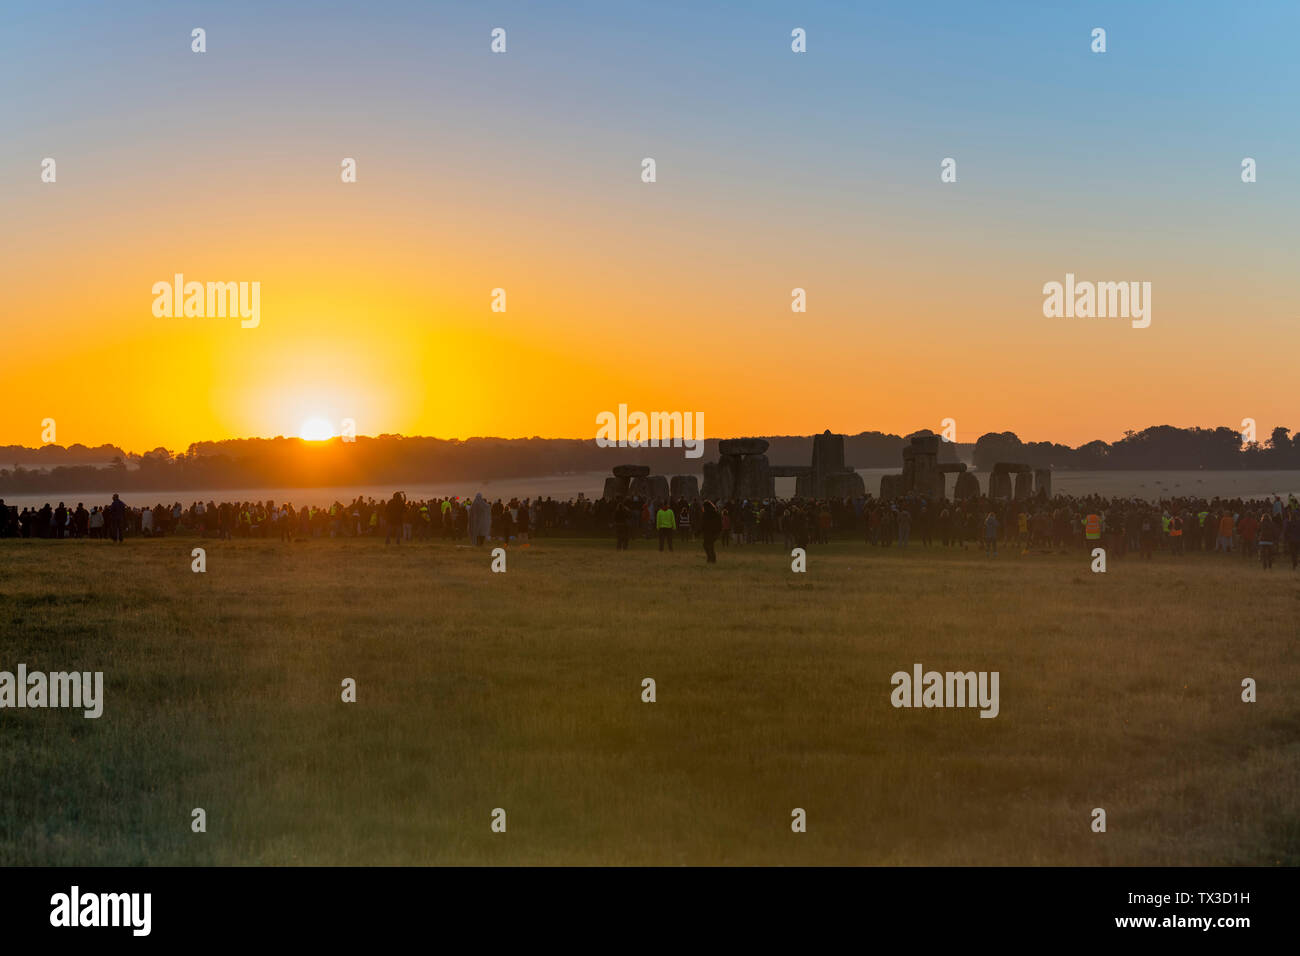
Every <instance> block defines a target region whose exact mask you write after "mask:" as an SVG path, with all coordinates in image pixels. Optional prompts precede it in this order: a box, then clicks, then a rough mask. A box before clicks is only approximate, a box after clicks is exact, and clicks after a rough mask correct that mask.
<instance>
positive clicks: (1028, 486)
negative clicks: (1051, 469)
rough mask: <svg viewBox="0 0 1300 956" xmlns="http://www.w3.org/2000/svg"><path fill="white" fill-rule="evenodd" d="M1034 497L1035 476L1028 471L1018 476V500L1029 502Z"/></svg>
mask: <svg viewBox="0 0 1300 956" xmlns="http://www.w3.org/2000/svg"><path fill="white" fill-rule="evenodd" d="M1033 496H1034V476H1033V475H1032V474H1030V473H1029V472H1027V471H1022V472H1019V473H1018V474H1017V475H1016V500H1017V501H1028V500H1029V499H1030V498H1032V497H1033Z"/></svg>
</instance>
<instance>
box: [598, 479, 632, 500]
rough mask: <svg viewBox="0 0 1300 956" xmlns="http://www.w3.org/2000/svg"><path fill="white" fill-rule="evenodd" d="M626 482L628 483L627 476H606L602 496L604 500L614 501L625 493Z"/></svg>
mask: <svg viewBox="0 0 1300 956" xmlns="http://www.w3.org/2000/svg"><path fill="white" fill-rule="evenodd" d="M627 483H628V479H627V478H620V477H619V476H618V475H613V476H611V477H609V478H606V479H605V494H604V496H603V497H604V498H605V500H606V501H614V500H615V499H617V498H619V497H620V496H622V495H625V494H627Z"/></svg>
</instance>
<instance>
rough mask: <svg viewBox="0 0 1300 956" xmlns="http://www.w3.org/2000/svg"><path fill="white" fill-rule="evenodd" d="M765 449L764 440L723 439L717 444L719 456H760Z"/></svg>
mask: <svg viewBox="0 0 1300 956" xmlns="http://www.w3.org/2000/svg"><path fill="white" fill-rule="evenodd" d="M767 449H768V441H767V439H766V438H724V439H723V440H722V441H720V442H718V454H719V455H762V454H764V453H765V452H766V451H767Z"/></svg>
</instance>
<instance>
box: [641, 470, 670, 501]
mask: <svg viewBox="0 0 1300 956" xmlns="http://www.w3.org/2000/svg"><path fill="white" fill-rule="evenodd" d="M646 481H647V482H648V483H649V484H648V487H649V489H650V500H651V501H667V500H668V479H667V478H665V477H664V476H663V475H651V476H650V477H649V478H647V479H646Z"/></svg>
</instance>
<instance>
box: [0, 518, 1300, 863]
mask: <svg viewBox="0 0 1300 956" xmlns="http://www.w3.org/2000/svg"><path fill="white" fill-rule="evenodd" d="M199 544H201V545H203V546H204V547H206V549H207V571H206V573H204V574H196V573H193V572H192V571H191V569H190V562H191V558H190V549H191V548H192V547H194V546H195V545H199ZM633 547H634V550H632V551H631V552H628V553H621V554H620V553H616V552H615V551H614V549H613V545H612V542H604V541H600V542H596V541H570V540H564V541H542V542H536V543H534V544H533V545H532V546H531V547H529V548H527V549H522V548H512V549H511V550H510V552H509V558H508V562H509V563H508V568H509V570H508V571H507V572H506V573H505V574H493V573H490V571H489V563H490V559H489V556H488V553H487V550H486V549H483V550H472V549H469V548H464V547H456V546H454V545H451V544H447V543H442V542H437V543H417V544H415V545H404V546H402V547H400V548H396V547H394V548H388V549H385V548H384V547H383V544H382V542H374V541H370V540H360V541H357V540H339V541H330V540H313V541H307V542H299V543H294V544H281V543H279V542H273V541H239V542H219V541H215V540H207V541H198V540H196V539H188V538H176V539H164V540H159V541H133V542H129V543H128V544H126V545H123V546H120V547H115V546H112V545H109V544H107V543H100V542H30V541H3V542H0V628H2V636H0V670H7V671H13V670H14V669H15V668H16V665H17V664H18V663H20V662H22V663H25V664H26V665H27V666H28V669H29V670H45V671H56V670H92V671H93V670H102V671H104V681H105V702H104V714H103V716H102V717H101V718H99V719H98V720H88V719H85V718H83V717H82V716H81V712H80V711H68V710H27V709H24V710H13V709H5V710H0V864H5V865H14V864H93V865H98V864H116V863H123V864H144V863H149V864H214V863H216V864H239V863H254V864H299V863H303V864H305V863H326V864H331V863H350V864H374V863H400V864H405V863H445V864H534V863H559V864H607V863H613V864H682V863H690V864H719V863H729V864H986V863H987V864H1126V865H1127V864H1193V863H1196V864H1261V865H1276V864H1284V865H1286V864H1290V865H1295V864H1297V863H1300V662H1298V661H1297V655H1296V651H1297V633H1298V631H1300V628H1298V626H1297V623H1298V621H1300V575H1297V574H1293V573H1292V572H1291V570H1290V568H1289V567H1281V566H1280V567H1275V568H1274V570H1272V571H1270V572H1267V573H1265V572H1263V571H1262V570H1260V568H1259V566H1258V565H1257V564H1254V563H1250V562H1246V561H1243V560H1239V559H1235V558H1223V557H1215V556H1208V555H1195V556H1188V557H1186V558H1184V559H1182V560H1179V561H1175V560H1174V559H1173V558H1170V557H1158V558H1157V559H1156V560H1155V561H1153V562H1151V563H1149V564H1142V563H1140V562H1139V561H1138V560H1137V559H1136V558H1135V557H1129V558H1126V559H1124V560H1112V561H1111V563H1110V567H1109V570H1108V572H1107V573H1105V574H1093V573H1091V572H1090V570H1089V561H1088V559H1087V558H1086V557H1084V556H1083V555H1082V553H1079V554H1072V555H1026V556H1021V555H1018V554H1011V555H1003V556H1000V557H999V558H997V559H996V560H993V561H990V560H987V559H985V558H984V557H983V555H982V554H978V553H975V552H965V553H963V552H961V551H957V552H947V553H940V552H939V551H938V550H937V549H933V550H931V551H929V552H925V551H923V549H921V548H918V547H915V546H914V547H913V548H912V549H911V550H910V551H908V552H907V553H902V554H900V553H899V552H898V551H897V549H891V550H889V551H887V552H883V553H882V552H880V551H878V550H874V549H870V548H868V547H866V546H865V545H863V544H861V543H859V542H853V543H842V544H833V545H831V546H829V547H825V548H820V549H814V550H812V551H810V554H809V566H808V571H807V573H806V574H793V573H791V570H790V558H789V554H788V553H787V552H784V551H782V549H781V548H779V547H745V548H739V549H737V548H731V549H728V550H722V551H720V559H719V561H720V563H719V564H718V565H716V566H713V567H709V566H706V565H705V564H704V561H703V556H702V554H701V552H700V551H699V550H698V545H696V546H694V547H690V548H686V549H681V550H678V551H677V552H676V553H673V554H664V555H660V554H659V553H657V552H656V551H654V550H652V545H650V544H649V543H648V542H647V543H637V544H635V545H634V546H633ZM916 662H920V663H922V664H923V665H924V666H925V668H926V669H927V670H929V669H935V670H940V671H946V670H996V671H998V672H999V673H1000V675H1001V700H1000V707H1001V713H1000V714H999V716H998V717H996V718H995V719H991V720H990V719H981V718H980V717H979V716H978V712H977V711H976V710H972V709H965V710H963V709H895V708H894V707H892V706H891V705H890V691H891V689H892V688H891V685H890V676H891V675H892V674H893V673H894V672H895V671H899V670H904V671H910V670H911V668H912V665H913V664H914V663H916ZM347 677H351V678H354V679H355V680H356V681H357V696H358V700H357V702H356V703H344V702H342V700H341V699H340V695H341V687H340V684H341V681H342V680H343V679H344V678H347ZM644 677H652V678H654V679H655V681H656V682H657V697H658V699H657V701H656V702H655V703H643V702H642V700H641V681H642V678H644ZM1244 677H1253V678H1254V679H1255V680H1256V681H1257V682H1258V688H1259V690H1258V693H1259V700H1258V702H1257V703H1253V704H1247V703H1243V702H1242V700H1241V681H1242V679H1243V678H1244ZM195 807H202V808H204V810H205V811H206V813H207V832H206V833H193V832H191V828H190V821H191V810H192V809H193V808H195ZM498 807H500V808H504V809H505V810H506V812H507V821H508V822H507V832H505V833H493V832H492V831H491V828H490V823H491V814H492V811H493V809H494V808H498ZM795 807H800V808H803V809H805V810H806V811H807V821H808V823H807V832H806V833H793V832H791V826H790V822H791V810H792V809H793V808H795ZM1094 807H1102V808H1104V809H1105V810H1106V812H1107V832H1106V833H1094V832H1092V830H1091V829H1090V823H1091V819H1092V817H1091V811H1092V809H1093V808H1094Z"/></svg>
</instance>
